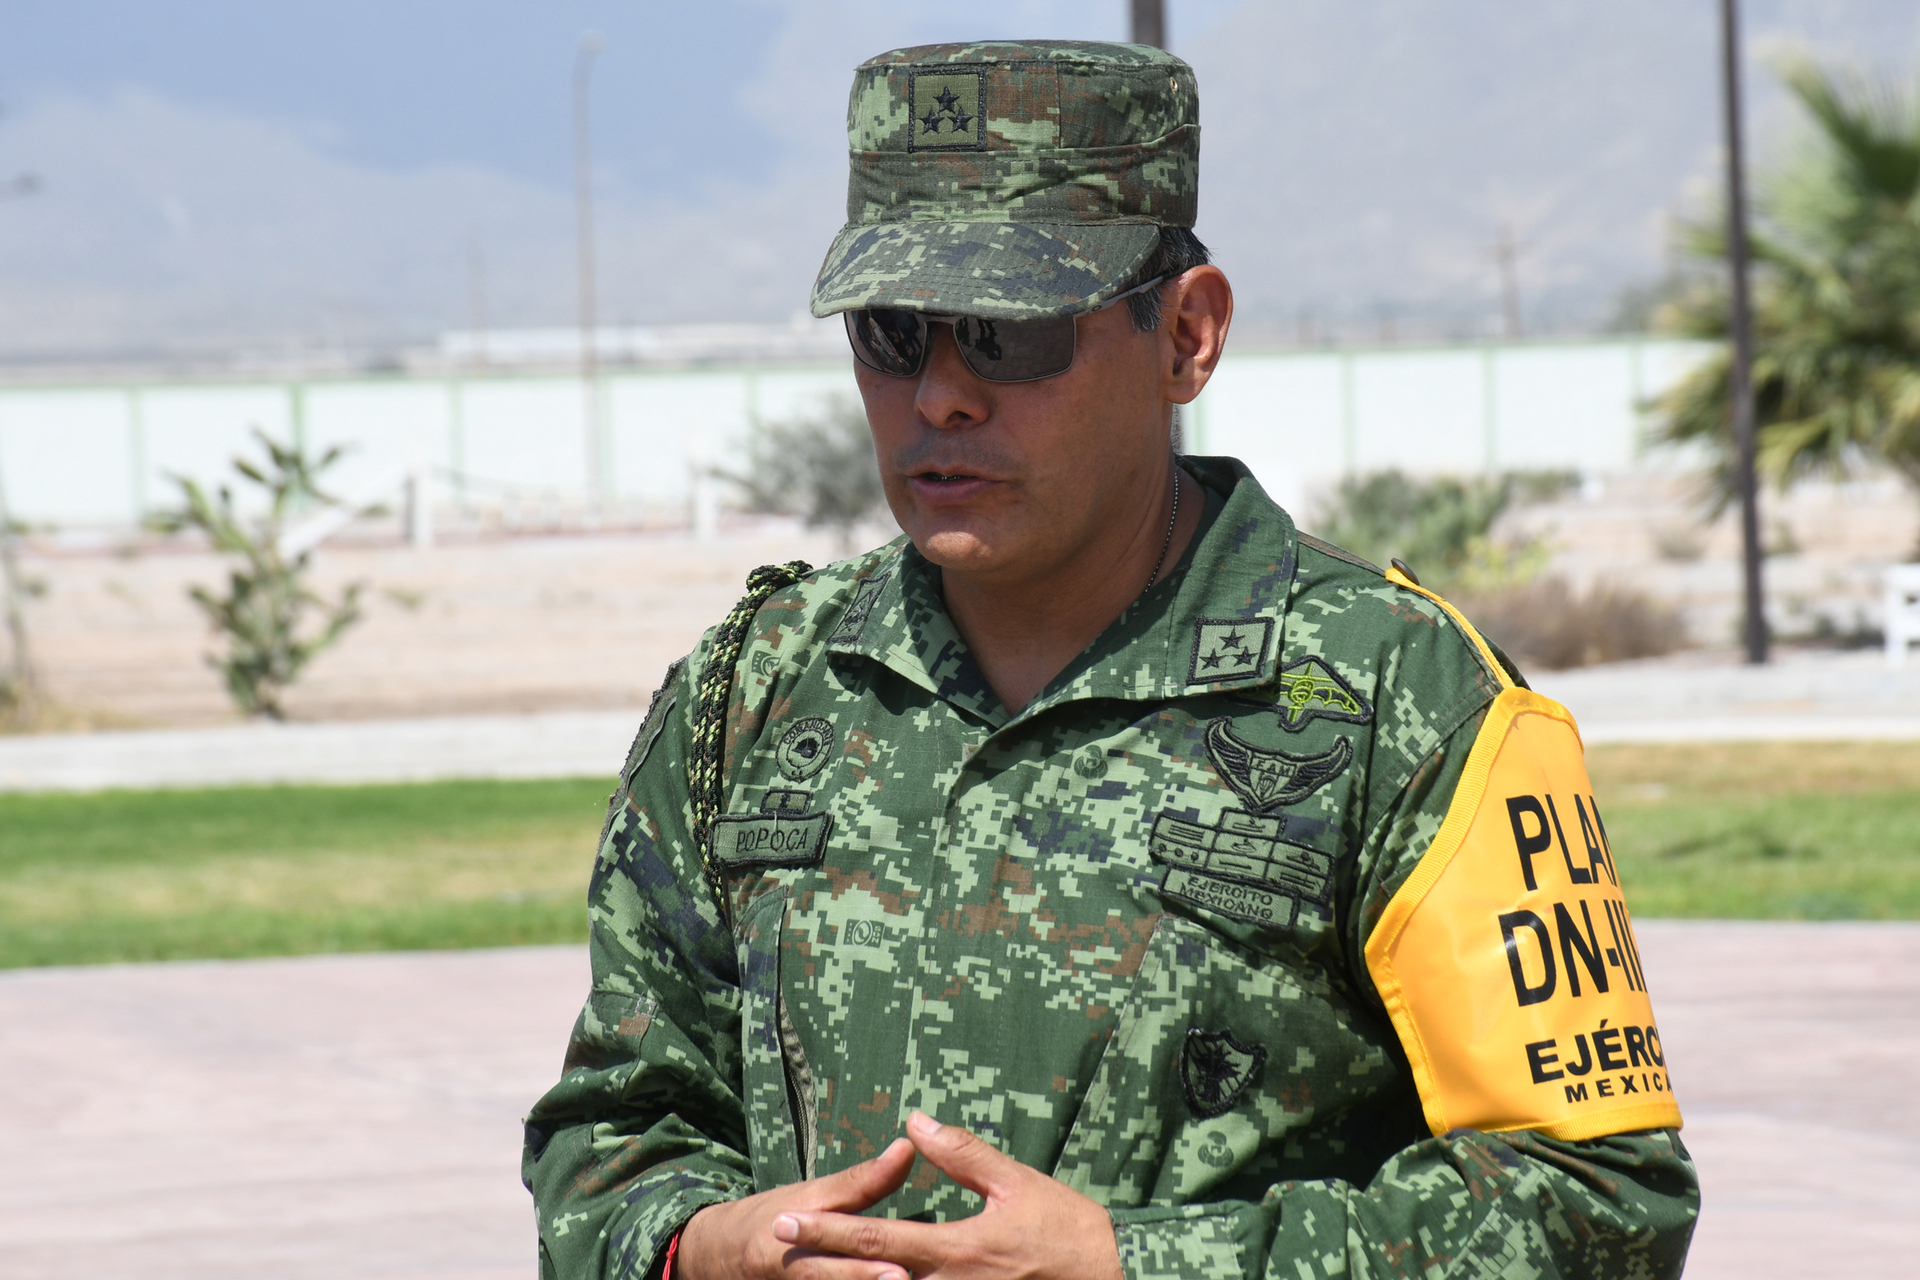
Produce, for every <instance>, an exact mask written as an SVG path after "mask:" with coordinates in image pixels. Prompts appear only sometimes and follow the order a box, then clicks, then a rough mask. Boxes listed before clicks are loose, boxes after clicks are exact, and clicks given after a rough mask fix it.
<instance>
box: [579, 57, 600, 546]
mask: <svg viewBox="0 0 1920 1280" xmlns="http://www.w3.org/2000/svg"><path fill="white" fill-rule="evenodd" d="M599 54H600V33H599V32H597V31H589V32H587V33H586V34H585V35H583V36H581V37H580V51H579V53H578V54H577V55H575V57H574V60H573V186H574V199H575V202H576V203H577V204H578V205H579V219H580V226H579V239H580V386H581V394H582V395H583V396H584V398H585V399H584V408H585V410H586V412H585V417H584V421H585V423H586V430H587V492H588V494H589V497H588V503H589V505H590V506H592V507H594V508H597V507H598V506H599V505H600V495H601V480H602V476H601V465H600V464H601V459H600V351H599V343H600V339H599V322H598V319H597V317H596V315H595V312H594V289H593V283H594V282H593V136H592V129H591V126H592V116H591V111H590V107H591V100H590V98H589V97H588V93H587V90H588V89H589V88H590V87H591V82H592V78H593V60H594V59H595V58H596V57H598V56H599Z"/></svg>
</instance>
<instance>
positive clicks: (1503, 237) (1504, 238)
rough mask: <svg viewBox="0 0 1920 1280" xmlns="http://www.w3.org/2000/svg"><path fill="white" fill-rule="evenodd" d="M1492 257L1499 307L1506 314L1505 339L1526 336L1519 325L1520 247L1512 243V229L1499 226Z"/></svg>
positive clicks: (1506, 226)
mask: <svg viewBox="0 0 1920 1280" xmlns="http://www.w3.org/2000/svg"><path fill="white" fill-rule="evenodd" d="M1493 256H1494V259H1495V261H1497V262H1498V263H1499V264H1500V306H1501V309H1502V310H1503V311H1505V312H1506V318H1507V337H1508V338H1511V339H1519V338H1523V337H1525V336H1526V333H1525V330H1524V329H1523V328H1522V327H1521V324H1520V246H1519V244H1517V243H1516V242H1515V241H1514V238H1513V228H1512V227H1510V226H1508V225H1507V224H1506V223H1504V222H1503V223H1501V224H1500V230H1499V233H1498V234H1497V235H1496V236H1495V237H1494V242H1493Z"/></svg>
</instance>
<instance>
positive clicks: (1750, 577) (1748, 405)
mask: <svg viewBox="0 0 1920 1280" xmlns="http://www.w3.org/2000/svg"><path fill="white" fill-rule="evenodd" d="M1720 69H1721V75H1720V79H1721V88H1722V90H1723V91H1724V92H1725V95H1726V102H1725V110H1726V123H1727V266H1728V268H1729V271H1730V274H1731V275H1732V277H1733V280H1732V283H1733V288H1732V290H1731V302H1732V312H1733V314H1732V315H1731V316H1730V317H1729V325H1728V327H1729V328H1730V329H1731V330H1732V331H1733V332H1732V336H1733V368H1732V369H1731V370H1730V372H1729V387H1728V390H1729V392H1730V394H1731V398H1732V401H1733V441H1734V448H1735V451H1736V453H1737V455H1738V457H1737V461H1736V464H1735V465H1736V466H1737V467H1738V468H1739V474H1738V479H1739V484H1740V556H1741V568H1742V571H1743V575H1744V582H1745V587H1746V593H1745V594H1746V616H1745V620H1744V626H1743V628H1742V631H1743V634H1744V637H1745V640H1746V646H1747V661H1748V662H1750V663H1754V664H1756V665H1757V664H1760V663H1764V662H1765V661H1766V660H1767V615H1766V598H1765V596H1764V595H1763V594H1762V593H1763V591H1764V584H1763V583H1762V581H1761V574H1760V569H1761V560H1760V492H1759V477H1758V475H1757V474H1756V472H1757V467H1756V462H1755V451H1756V446H1755V442H1754V430H1755V429H1754V420H1753V419H1754V406H1753V305H1752V298H1751V296H1750V295H1749V292H1748V289H1747V259H1748V251H1747V179H1746V150H1745V143H1744V140H1743V138H1742V136H1741V128H1740V13H1739V7H1738V4H1737V0H1720Z"/></svg>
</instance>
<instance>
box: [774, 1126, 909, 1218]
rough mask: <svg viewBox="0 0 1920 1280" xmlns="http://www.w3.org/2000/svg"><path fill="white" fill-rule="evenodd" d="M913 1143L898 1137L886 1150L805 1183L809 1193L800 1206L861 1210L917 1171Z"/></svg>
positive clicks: (887, 1194) (886, 1195) (843, 1211)
mask: <svg viewBox="0 0 1920 1280" xmlns="http://www.w3.org/2000/svg"><path fill="white" fill-rule="evenodd" d="M913 1161H914V1151H913V1144H912V1143H911V1142H908V1141H907V1140H906V1139H905V1138H895V1139H894V1140H893V1142H892V1143H891V1144H889V1145H888V1147H887V1149H886V1150H885V1151H882V1152H881V1153H880V1154H879V1155H877V1156H875V1157H874V1158H873V1159H871V1160H862V1161H861V1162H860V1163H859V1164H856V1165H854V1166H852V1167H851V1168H847V1169H842V1170H841V1171H840V1172H839V1173H836V1174H833V1175H831V1176H830V1177H825V1178H815V1179H814V1180H813V1181H812V1182H808V1183H805V1184H803V1186H804V1187H805V1194H804V1196H803V1198H802V1202H801V1203H800V1204H798V1205H796V1206H795V1207H796V1208H804V1209H829V1210H835V1211H838V1212H842V1213H858V1212H860V1211H861V1210H862V1209H868V1208H871V1207H872V1206H874V1205H876V1204H878V1203H880V1201H882V1200H885V1199H886V1198H887V1197H888V1196H890V1195H892V1194H893V1193H894V1192H896V1191H898V1190H899V1189H900V1188H901V1187H902V1186H903V1185H904V1184H905V1183H906V1181H907V1175H908V1174H909V1173H911V1172H913Z"/></svg>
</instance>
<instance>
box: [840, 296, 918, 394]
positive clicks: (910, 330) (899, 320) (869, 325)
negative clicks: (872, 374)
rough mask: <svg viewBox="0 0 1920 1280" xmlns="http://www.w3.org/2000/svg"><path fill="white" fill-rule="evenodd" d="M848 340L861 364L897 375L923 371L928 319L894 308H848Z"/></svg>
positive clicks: (897, 376)
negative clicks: (849, 309)
mask: <svg viewBox="0 0 1920 1280" xmlns="http://www.w3.org/2000/svg"><path fill="white" fill-rule="evenodd" d="M844 314H845V315H846V318H847V339H848V341H850V342H852V343H853V354H854V355H855V357H857V358H858V359H859V361H860V363H861V364H864V365H866V366H867V368H869V369H877V370H879V371H880V372H881V373H888V374H892V375H893V376H894V377H896V378H910V377H912V376H913V375H914V374H916V373H918V372H920V366H921V365H922V364H924V363H925V362H926V358H927V322H926V321H925V320H923V319H921V318H920V315H919V313H918V312H913V311H900V310H897V309H895V308H893V307H875V308H872V309H870V310H865V311H848V312H845V313H844Z"/></svg>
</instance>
